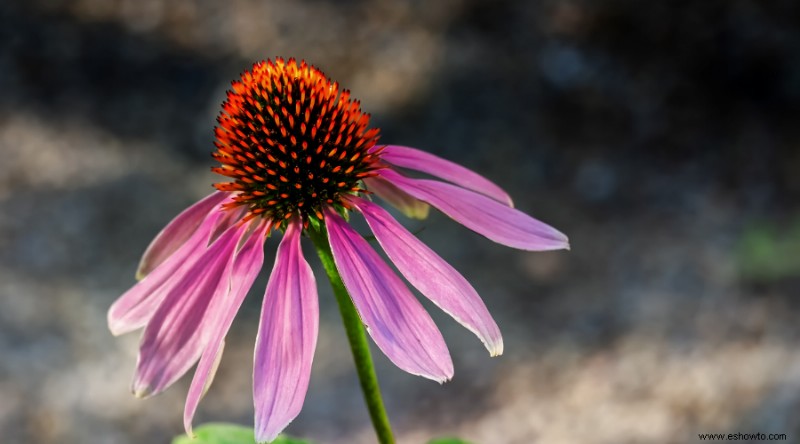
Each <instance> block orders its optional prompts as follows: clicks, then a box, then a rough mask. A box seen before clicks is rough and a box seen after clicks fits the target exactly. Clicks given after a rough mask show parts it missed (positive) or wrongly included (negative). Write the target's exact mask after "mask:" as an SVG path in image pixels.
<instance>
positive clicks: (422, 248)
mask: <svg viewBox="0 0 800 444" xmlns="http://www.w3.org/2000/svg"><path fill="white" fill-rule="evenodd" d="M350 202H352V203H353V204H354V205H355V206H356V207H357V208H358V209H359V210H360V211H361V213H362V214H363V215H364V217H365V218H366V219H367V224H369V227H370V229H372V232H373V233H375V237H376V238H377V239H378V243H380V244H381V247H383V251H385V252H386V254H387V255H388V256H389V259H391V260H392V263H394V265H395V266H396V267H397V269H398V270H400V273H401V274H402V275H403V276H405V278H406V280H408V282H410V283H411V285H413V286H414V287H416V289H417V290H419V291H420V293H422V294H423V295H425V296H426V297H427V298H428V299H430V300H431V301H433V303H434V304H436V305H437V306H439V308H441V309H442V310H444V311H445V312H446V313H448V314H449V315H450V316H452V317H453V318H455V320H456V321H458V322H459V323H461V325H463V326H465V327H466V328H468V329H469V330H470V331H472V332H473V333H475V334H476V335H477V336H478V338H480V340H481V341H482V342H483V343H484V345H485V346H486V348H487V349H488V350H489V353H490V354H491V355H492V356H497V355H500V354H502V353H503V338H502V336H501V335H500V329H499V328H498V327H497V324H496V323H495V322H494V319H492V315H490V314H489V310H487V309H486V305H484V303H483V301H482V300H481V298H480V296H478V292H476V291H475V289H474V288H472V285H470V284H469V282H467V280H466V279H464V276H462V275H461V274H460V273H459V272H457V271H456V270H455V269H454V268H453V267H452V266H451V265H450V264H448V263H447V262H445V261H444V260H443V259H442V258H441V257H439V255H438V254H436V253H435V252H434V251H433V250H431V249H430V248H428V246H427V245H425V244H424V243H422V242H421V241H420V240H419V239H417V238H416V237H415V236H414V235H413V234H411V233H410V232H408V230H406V229H405V228H403V226H402V225H400V224H399V223H398V222H397V221H396V220H395V219H394V218H393V217H392V216H391V215H390V214H389V213H388V212H387V211H386V210H384V209H383V208H381V207H379V206H378V205H375V204H374V203H372V202H369V201H367V200H364V199H359V198H357V197H353V198H351V199H350Z"/></svg>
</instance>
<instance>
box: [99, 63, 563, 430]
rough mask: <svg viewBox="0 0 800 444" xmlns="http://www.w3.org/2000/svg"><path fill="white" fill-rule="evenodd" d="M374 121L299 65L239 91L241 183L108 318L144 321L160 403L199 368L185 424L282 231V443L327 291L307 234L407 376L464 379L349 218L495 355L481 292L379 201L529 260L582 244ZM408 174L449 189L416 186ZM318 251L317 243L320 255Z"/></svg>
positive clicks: (225, 154) (255, 73) (275, 421)
mask: <svg viewBox="0 0 800 444" xmlns="http://www.w3.org/2000/svg"><path fill="white" fill-rule="evenodd" d="M369 118H370V116H369V114H365V113H363V112H362V111H361V108H360V103H359V102H358V101H357V100H353V99H352V98H351V97H350V93H349V91H347V90H342V89H340V87H339V85H338V84H337V83H336V82H332V81H331V80H330V79H328V78H327V77H326V76H325V75H324V74H323V73H322V72H321V71H320V70H318V69H316V68H315V67H313V66H309V65H307V64H306V63H305V62H301V63H299V64H298V63H297V62H296V61H295V60H294V59H289V60H288V61H284V60H283V59H280V58H277V59H275V61H266V62H261V63H257V64H255V65H254V66H253V69H252V71H248V72H245V73H244V74H243V75H242V77H241V79H240V80H238V81H235V82H233V85H232V89H231V90H230V91H228V95H227V100H226V101H225V102H224V104H223V105H222V112H221V113H220V115H219V118H218V119H217V120H218V123H219V125H218V126H217V128H216V131H215V134H216V142H215V145H216V148H217V149H216V151H215V152H214V154H213V157H214V159H216V160H217V161H218V162H219V163H220V164H221V165H220V166H219V167H216V168H214V169H213V171H215V172H216V173H219V174H221V175H223V176H226V177H227V178H229V179H230V181H228V182H222V183H217V184H215V187H216V188H217V190H218V191H216V192H214V193H212V194H211V195H209V196H207V197H206V198H204V199H202V200H201V201H199V202H197V203H196V204H194V205H192V206H191V207H189V208H187V209H186V210H185V211H183V212H182V213H181V214H179V215H178V216H177V217H176V218H175V219H173V220H172V221H171V222H170V223H169V224H168V225H167V226H166V227H165V228H164V229H163V230H162V231H161V232H160V233H159V234H158V235H157V236H156V238H155V239H154V240H153V242H152V243H151V244H150V246H149V247H148V248H147V250H146V251H145V253H144V256H143V258H142V260H141V263H140V266H139V269H138V272H137V277H138V278H139V279H140V281H139V282H138V283H137V284H136V285H134V286H133V287H132V288H131V289H130V290H128V291H127V292H126V293H125V294H124V295H122V297H120V298H119V299H118V300H117V301H116V302H115V303H114V304H113V306H112V307H111V309H110V310H109V313H108V322H109V327H110V329H111V331H112V332H113V333H114V334H122V333H126V332H130V331H132V330H135V329H138V328H141V327H144V333H143V336H142V340H141V347H140V350H139V357H138V362H137V366H136V374H135V377H134V381H133V391H134V393H135V394H136V395H137V396H148V395H152V394H156V393H159V392H161V391H163V390H164V389H166V388H167V387H169V386H170V385H171V384H172V383H174V382H175V381H176V380H177V379H178V378H180V377H181V376H182V375H183V374H184V373H186V372H187V371H188V370H189V369H190V368H191V367H192V366H193V365H194V364H195V363H198V365H197V369H196V370H195V374H194V378H193V380H192V383H191V387H190V388H189V394H188V397H187V400H186V408H185V411H184V425H185V427H186V430H187V432H188V433H189V434H191V422H192V417H193V416H194V413H195V410H196V408H197V405H198V403H199V401H200V398H201V397H202V395H203V393H204V391H205V389H206V388H207V387H208V385H209V384H210V382H211V379H212V378H213V375H214V372H215V370H216V366H217V364H218V363H219V360H220V357H221V355H222V349H223V343H224V338H225V335H226V334H227V332H228V330H229V328H230V326H231V323H232V322H233V319H234V317H235V315H236V312H237V311H238V310H239V307H240V306H241V304H242V301H243V299H244V297H245V295H246V294H247V292H248V290H249V289H250V287H251V286H252V284H253V281H254V280H255V278H256V276H257V274H258V273H259V271H260V270H261V268H262V265H263V263H264V249H263V244H264V241H265V239H266V238H267V237H268V236H269V235H270V234H271V233H273V232H279V233H281V235H282V239H281V242H280V246H279V247H278V251H277V255H276V258H275V263H274V265H273V269H272V273H271V275H270V278H269V283H268V285H267V289H266V293H265V295H264V301H263V305H262V310H261V319H260V324H259V329H258V337H257V339H256V346H255V362H254V370H253V391H254V402H255V430H256V438H257V439H258V440H259V442H261V441H270V440H272V439H274V438H275V437H276V436H277V435H278V433H279V432H280V431H281V430H283V429H284V428H285V427H286V426H287V425H288V424H289V422H291V421H292V420H293V419H294V418H295V417H296V416H297V415H298V414H299V412H300V409H301V407H302V404H303V401H304V398H305V395H306V391H307V389H308V382H309V376H310V373H311V363H312V359H313V355H314V349H315V347H316V341H317V332H318V324H319V308H318V301H317V289H316V283H315V279H314V275H313V273H312V270H311V268H310V267H309V265H308V263H307V262H306V260H305V258H304V257H303V252H302V249H301V248H300V239H301V238H302V237H303V236H304V235H307V236H309V237H311V238H316V240H317V241H319V240H320V239H322V240H323V243H324V244H325V245H324V246H323V247H322V248H323V249H328V248H329V251H330V252H332V256H333V259H334V262H335V268H336V271H338V274H339V275H340V276H341V280H342V281H343V282H344V285H345V287H346V289H347V292H348V293H349V295H350V298H351V300H352V303H353V304H354V305H355V308H356V309H357V311H358V315H359V316H360V319H361V321H362V322H363V324H364V326H365V327H366V329H367V331H368V332H369V335H370V336H371V337H372V339H373V341H375V344H376V345H377V346H378V347H379V348H380V349H381V350H382V351H383V353H385V354H386V356H387V357H388V358H389V359H390V360H391V361H392V362H393V363H395V364H396V365H397V366H398V367H400V368H401V369H403V370H405V371H407V372H409V373H412V374H415V375H420V376H423V377H426V378H430V379H433V380H435V381H439V382H444V381H446V380H448V379H450V378H451V377H452V376H453V364H452V361H451V359H450V354H449V352H448V350H447V346H446V345H445V342H444V340H443V339H442V335H441V333H440V332H439V330H438V329H437V327H436V325H434V322H433V320H432V319H431V317H430V316H429V315H428V313H427V312H426V311H425V310H424V309H423V307H422V305H421V304H420V303H419V301H418V300H417V299H416V298H415V297H414V295H413V294H412V293H411V291H410V290H409V289H408V287H407V286H406V284H405V283H404V282H403V280H402V279H401V278H400V277H399V276H397V275H396V274H395V273H394V272H393V271H392V269H391V268H390V267H389V266H388V265H387V264H386V263H385V262H384V261H383V260H382V259H381V257H380V256H379V255H378V253H377V252H376V251H375V250H374V249H373V248H372V247H371V246H370V245H369V243H368V242H367V241H366V240H365V239H364V238H363V237H362V236H361V235H359V234H358V233H357V232H356V231H355V230H354V229H353V228H352V227H351V226H350V225H349V224H348V222H347V220H348V218H349V217H350V215H352V214H355V213H359V214H361V215H362V216H363V217H364V218H365V219H366V221H367V224H368V225H369V227H370V229H371V230H372V233H373V234H374V235H375V238H376V239H377V241H378V243H379V244H380V246H381V248H382V249H383V250H384V252H385V253H386V255H387V256H388V257H389V259H391V261H392V262H393V263H394V265H395V266H396V267H397V269H398V270H399V271H400V273H401V274H402V275H403V277H404V278H405V279H406V280H407V281H408V282H409V283H410V284H411V285H412V286H414V287H415V288H416V289H417V290H419V292H420V293H421V294H423V295H424V296H425V297H427V298H429V299H430V300H431V301H432V302H433V303H434V304H436V305H437V306H438V307H439V308H441V309H442V310H444V311H445V312H447V313H448V314H450V315H451V316H452V317H453V318H455V319H456V320H457V321H458V322H460V323H461V324H462V325H464V326H465V327H466V328H467V329H469V330H470V331H472V332H473V333H475V334H476V335H477V336H478V338H480V340H481V341H482V342H483V343H484V345H485V346H486V348H487V349H488V350H489V353H490V355H492V356H495V355H499V354H501V353H502V352H503V340H502V337H501V335H500V330H499V329H498V327H497V324H496V323H495V322H494V320H493V319H492V317H491V315H490V314H489V312H488V311H487V309H486V306H485V305H484V304H483V302H482V301H481V299H480V297H479V296H478V294H477V293H476V292H475V290H474V289H473V288H472V286H471V285H470V284H469V283H468V282H467V280H466V279H465V278H464V277H463V276H462V275H461V274H459V273H458V272H457V271H456V270H455V269H454V268H453V267H452V266H450V265H449V264H448V263H447V262H445V261H444V260H443V259H442V258H440V257H439V256H438V255H437V254H436V253H435V252H433V251H432V250H431V249H430V248H428V247H427V246H426V245H425V244H423V243H422V242H421V241H419V240H418V239H417V238H416V237H415V236H414V235H412V234H411V233H410V232H409V231H408V230H406V229H405V228H404V227H403V226H402V225H401V224H399V223H398V222H397V221H396V220H395V219H394V218H393V217H392V216H390V215H389V213H388V212H387V211H386V210H384V209H383V208H381V207H380V206H378V205H376V204H375V203H373V202H372V200H371V197H372V195H373V194H375V195H377V196H379V197H381V198H383V199H384V200H386V201H387V202H389V203H390V204H392V205H394V206H395V207H397V208H398V209H400V210H401V211H403V212H404V213H406V214H407V215H409V216H411V217H422V216H424V215H425V214H426V213H427V208H428V205H431V206H433V207H435V208H437V209H439V210H440V211H442V212H443V213H445V214H446V215H448V216H449V217H451V218H452V219H454V220H455V221H457V222H459V223H461V224H463V225H464V226H466V227H468V228H470V229H472V230H474V231H476V232H477V233H480V234H482V235H484V236H486V237H487V238H489V239H491V240H493V241H495V242H497V243H500V244H503V245H507V246H510V247H514V248H519V249H523V250H555V249H564V248H568V241H567V238H566V236H564V235H563V234H562V233H560V232H559V231H557V230H556V229H554V228H552V227H550V226H548V225H546V224H544V223H542V222H539V221H537V220H536V219H533V218H531V217H530V216H528V215H526V214H524V213H522V212H520V211H518V210H516V209H514V208H513V206H512V202H511V199H510V198H509V196H508V194H507V193H506V192H504V191H503V190H502V189H501V188H500V187H498V186H497V185H495V184H493V183H492V182H490V181H489V180H487V179H485V178H484V177H482V176H480V175H478V174H477V173H474V172H472V171H470V170H468V169H466V168H464V167H462V166H459V165H457V164H455V163H452V162H450V161H448V160H445V159H442V158H440V157H437V156H434V155H432V154H428V153H425V152H423V151H419V150H416V149H414V148H409V147H403V146H396V145H381V144H378V143H377V141H378V137H379V131H378V129H377V128H370V127H369ZM402 169H408V170H415V171H419V172H422V173H426V174H428V175H430V176H433V177H436V178H438V179H442V181H440V180H433V179H419V178H411V177H408V176H406V175H404V174H403V172H402ZM318 247H319V245H318Z"/></svg>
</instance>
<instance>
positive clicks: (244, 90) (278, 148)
mask: <svg viewBox="0 0 800 444" xmlns="http://www.w3.org/2000/svg"><path fill="white" fill-rule="evenodd" d="M232 88H233V89H232V91H228V98H227V100H226V101H225V102H224V103H223V105H222V111H221V112H220V115H219V117H218V118H217V122H218V124H219V125H218V126H217V127H216V128H215V135H216V141H215V143H214V145H215V146H216V147H217V150H216V151H215V152H214V153H213V157H214V159H216V160H217V161H219V162H220V163H221V164H222V166H220V167H217V168H213V169H212V171H214V172H216V173H219V174H222V175H224V176H227V177H229V178H231V179H233V182H225V183H217V184H214V186H215V187H216V188H217V189H219V190H221V191H235V192H237V196H236V197H235V198H234V202H233V203H232V204H231V205H232V206H240V205H244V206H247V208H248V209H249V213H250V215H251V216H250V217H252V216H253V215H261V216H263V217H266V218H270V219H272V220H274V221H275V222H277V223H280V222H282V221H283V220H285V219H288V218H290V217H291V216H292V215H300V216H301V217H303V219H304V220H307V218H308V217H316V218H318V219H321V218H322V213H321V210H322V207H323V206H325V205H331V206H334V207H337V206H340V205H346V204H344V203H343V197H344V196H345V195H346V194H349V193H358V192H362V191H364V190H363V189H361V188H360V183H361V182H360V181H361V180H362V179H363V178H365V177H368V176H371V175H373V174H374V170H375V169H376V168H378V165H377V157H378V154H379V150H373V152H372V153H370V149H371V148H373V147H374V145H375V142H376V141H377V139H378V133H379V130H378V129H377V128H373V129H370V128H368V124H369V114H366V113H363V112H362V111H361V108H360V102H359V101H358V100H353V99H351V98H350V92H349V91H347V90H341V91H340V90H339V84H338V83H336V82H331V81H330V79H328V78H327V77H325V74H323V73H322V72H321V71H319V70H318V69H316V68H315V67H313V66H309V65H307V64H306V63H305V62H302V63H300V64H297V62H296V61H295V60H294V59H289V60H288V61H284V60H283V59H281V58H278V59H276V60H275V61H274V62H273V61H271V60H268V61H266V62H261V63H256V64H255V65H254V66H253V69H252V71H246V72H244V74H242V77H241V79H240V80H238V81H234V82H233V83H232Z"/></svg>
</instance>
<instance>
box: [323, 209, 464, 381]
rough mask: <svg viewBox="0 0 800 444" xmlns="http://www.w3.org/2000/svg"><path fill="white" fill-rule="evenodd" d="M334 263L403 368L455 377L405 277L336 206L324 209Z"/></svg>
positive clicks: (370, 328) (374, 332)
mask: <svg viewBox="0 0 800 444" xmlns="http://www.w3.org/2000/svg"><path fill="white" fill-rule="evenodd" d="M325 226H326V227H327V229H328V239H329V242H330V245H331V250H332V251H333V258H334V261H335V262H336V268H337V269H338V270H339V273H340V274H341V276H342V281H343V282H344V284H345V286H346V287H347V291H348V292H349V293H350V297H351V299H352V300H353V304H354V305H355V306H356V309H358V313H359V315H361V320H362V321H363V322H364V325H365V326H366V328H367V332H368V333H369V334H370V336H372V339H373V340H374V341H375V344H377V345H378V347H379V348H380V349H381V350H382V351H383V353H384V354H386V356H387V357H388V358H389V359H390V360H391V361H392V362H393V363H394V364H395V365H396V366H398V367H400V368H401V369H403V370H405V371H407V372H409V373H411V374H414V375H419V376H423V377H426V378H429V379H433V380H434V381H438V382H444V381H447V380H448V379H450V378H452V377H453V361H452V360H451V359H450V353H449V352H448V351H447V345H446V344H445V342H444V339H443V338H442V334H441V333H440V332H439V329H438V328H437V327H436V325H435V324H434V323H433V319H431V317H430V315H428V313H427V312H426V311H425V309H424V308H423V307H422V304H420V303H419V301H418V300H417V299H416V298H415V297H414V295H412V294H411V292H410V291H409V290H408V288H407V287H406V286H405V284H404V283H403V281H401V280H400V278H399V277H397V275H396V274H394V272H393V271H392V270H391V269H390V268H389V266H388V265H386V263H385V262H384V261H383V259H381V257H380V256H378V253H376V252H375V250H373V249H372V247H370V246H369V244H368V243H367V241H365V240H364V238H362V237H361V236H360V235H359V234H358V233H356V231H355V230H353V228H351V227H350V225H348V224H347V223H346V222H345V221H344V220H343V219H342V218H341V217H340V216H339V215H338V214H336V212H334V211H333V210H331V209H326V210H325Z"/></svg>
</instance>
